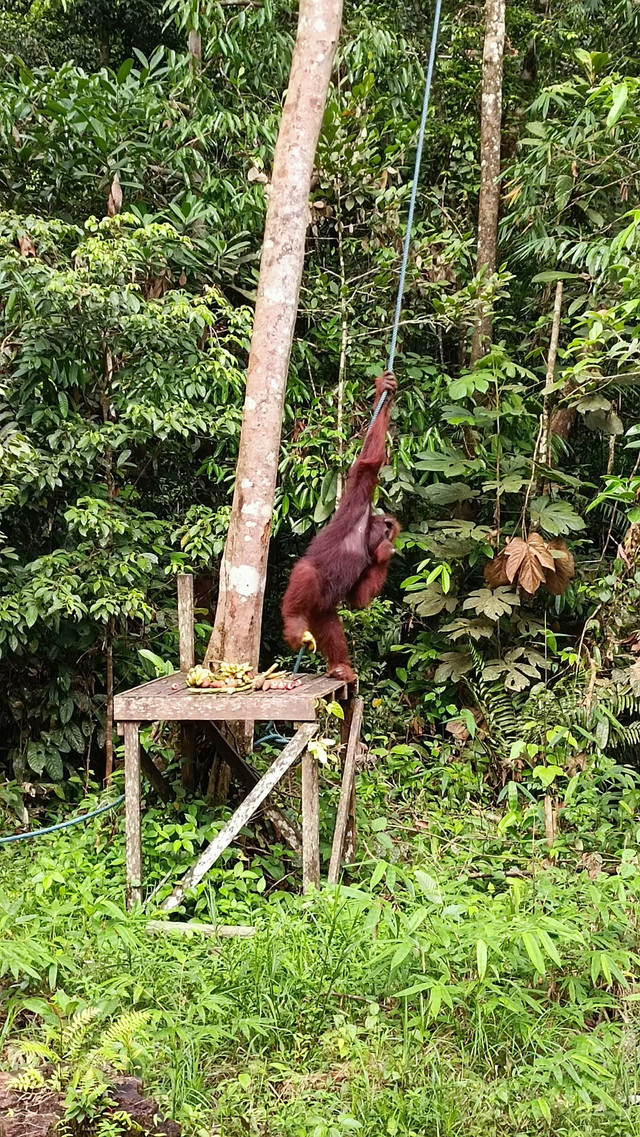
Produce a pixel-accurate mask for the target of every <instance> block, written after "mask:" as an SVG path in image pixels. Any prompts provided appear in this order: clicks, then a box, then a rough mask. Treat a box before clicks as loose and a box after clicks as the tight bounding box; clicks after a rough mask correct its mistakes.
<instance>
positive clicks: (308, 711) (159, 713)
mask: <svg viewBox="0 0 640 1137" xmlns="http://www.w3.org/2000/svg"><path fill="white" fill-rule="evenodd" d="M296 678H300V679H301V680H302V683H301V685H300V686H299V687H296V688H294V690H293V691H250V692H249V693H247V694H239V695H220V694H217V693H211V692H209V691H201V692H198V691H193V690H191V689H190V688H188V687H187V684H186V679H185V676H184V675H183V674H182V673H181V672H179V671H176V672H174V674H173V675H170V676H163V677H162V678H160V679H154V680H152V681H151V683H144V684H142V686H141V687H134V688H133V689H132V690H131V691H126V692H123V693H122V694H119V695H116V698H115V718H116V720H117V721H118V722H156V721H157V720H158V719H161V720H164V721H166V722H207V721H208V722H216V721H218V722H221V721H222V722H224V721H227V722H234V721H249V722H262V721H267V722H268V721H270V720H271V719H273V720H274V721H275V722H315V720H316V708H315V701H316V699H322V698H326V697H327V696H332V697H333V698H335V699H339V700H342V699H345V698H346V697H347V688H346V687H345V684H344V683H343V682H342V681H341V680H340V679H330V678H329V676H328V675H300V676H297V677H296Z"/></svg>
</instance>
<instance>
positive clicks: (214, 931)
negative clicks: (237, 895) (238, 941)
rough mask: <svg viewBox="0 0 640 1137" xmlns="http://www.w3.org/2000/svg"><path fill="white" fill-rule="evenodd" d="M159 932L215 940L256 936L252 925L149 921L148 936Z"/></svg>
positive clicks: (189, 921) (191, 921) (190, 921)
mask: <svg viewBox="0 0 640 1137" xmlns="http://www.w3.org/2000/svg"><path fill="white" fill-rule="evenodd" d="M158 932H161V933H163V934H165V935H172V934H173V935H176V934H177V935H180V936H192V935H198V936H211V937H212V938H214V939H218V938H220V939H228V938H229V937H231V936H240V937H241V938H242V939H248V938H250V937H251V936H255V934H256V930H255V928H254V927H253V925H252V924H197V923H195V922H194V921H193V920H149V923H148V924H147V927H146V933H147V935H148V936H151V935H153V934H154V933H156V934H157V933H158Z"/></svg>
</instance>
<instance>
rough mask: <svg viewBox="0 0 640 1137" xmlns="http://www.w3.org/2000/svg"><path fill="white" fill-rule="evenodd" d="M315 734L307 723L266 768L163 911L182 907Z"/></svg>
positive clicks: (166, 901) (173, 893) (314, 728)
mask: <svg viewBox="0 0 640 1137" xmlns="http://www.w3.org/2000/svg"><path fill="white" fill-rule="evenodd" d="M317 730H318V723H313V722H307V723H304V724H303V726H301V727H300V729H299V730H298V731H297V733H296V734H294V736H293V738H292V739H291V742H290V743H289V744H288V745H287V746H285V748H284V750H283V751H282V753H281V754H279V755H278V757H277V758H276V760H275V762H274V763H273V765H271V766H270V767H269V769H268V770H267V772H266V774H265V775H264V776H263V777H262V778H261V779H260V781H259V782H258V784H257V786H254V787H253V789H252V790H251V793H249V794H248V795H247V797H246V798H245V799H244V801H243V802H242V804H241V805H239V806H238V808H237V809H236V811H235V813H234V814H233V816H232V817H230V818H229V820H228V821H227V824H226V825H225V826H224V827H223V828H222V829H221V830H220V832H219V833H218V835H217V836H216V837H214V839H213V841H212V842H211V844H210V845H208V846H207V848H206V849H205V850H204V851H203V852H202V853H201V854H200V856H199V857H198V859H197V860H196V861H195V862H194V864H193V865H192V866H191V868H190V869H187V871H186V873H185V874H184V876H183V877H182V880H181V881H180V882H179V883H178V884H177V885H176V887H175V888H174V890H173V892H172V893H171V895H170V896H168V897H167V899H166V900H165V902H164V904H163V905H162V909H163V911H165V912H172V911H173V909H174V908H177V907H178V905H179V904H181V903H182V901H183V899H184V894H185V892H186V891H187V889H189V888H194V887H195V885H196V884H199V883H200V881H201V880H202V878H203V877H204V876H206V874H207V873H208V872H209V869H210V868H211V867H212V866H213V865H214V864H215V863H216V861H217V859H218V857H219V856H220V855H221V853H223V852H224V850H225V849H227V848H228V847H229V845H230V844H231V842H232V841H233V840H234V838H235V837H237V836H238V833H239V832H240V830H241V829H242V828H243V827H244V826H245V825H246V823H247V821H249V820H250V818H251V817H253V815H254V813H255V812H256V810H257V808H258V806H260V805H262V802H263V801H264V800H265V798H267V797H268V796H269V794H270V793H271V791H272V789H273V787H274V786H275V785H277V783H278V782H279V781H280V779H281V778H282V777H283V775H284V774H285V773H286V772H287V770H288V769H289V767H290V766H293V763H294V762H295V761H296V759H297V758H299V757H300V755H301V754H302V752H303V751H304V750H305V749H306V747H307V745H308V743H309V742H310V740H311V739H312V738H313V736H314V734H316V732H317Z"/></svg>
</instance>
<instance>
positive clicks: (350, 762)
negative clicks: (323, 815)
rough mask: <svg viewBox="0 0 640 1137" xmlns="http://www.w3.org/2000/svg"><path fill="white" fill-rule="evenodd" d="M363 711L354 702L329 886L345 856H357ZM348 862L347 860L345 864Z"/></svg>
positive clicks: (356, 700) (358, 701) (332, 848)
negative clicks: (357, 778)
mask: <svg viewBox="0 0 640 1137" xmlns="http://www.w3.org/2000/svg"><path fill="white" fill-rule="evenodd" d="M363 710H364V703H363V702H362V699H360V698H357V699H354V701H353V708H352V710H351V714H350V716H349V718H350V722H349V735H348V738H347V750H346V754H345V756H344V760H343V763H342V786H341V789H340V800H339V802H338V813H337V816H336V827H335V830H334V833H333V845H332V847H331V861H330V862H329V874H328V880H329V884H337V883H338V877H339V875H340V864H341V862H342V857H343V854H344V853H347V852H349V853H350V854H351V857H353V854H354V852H355V775H356V758H357V756H358V742H359V741H360V727H361V726H362V714H363ZM349 837H351V841H349V842H348V838H349ZM346 859H347V857H346V856H345V860H346Z"/></svg>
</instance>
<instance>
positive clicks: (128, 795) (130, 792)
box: [124, 722, 142, 908]
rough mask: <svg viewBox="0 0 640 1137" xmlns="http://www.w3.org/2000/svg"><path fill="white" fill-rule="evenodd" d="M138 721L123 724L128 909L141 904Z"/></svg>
mask: <svg viewBox="0 0 640 1137" xmlns="http://www.w3.org/2000/svg"><path fill="white" fill-rule="evenodd" d="M139 729H140V726H139V723H137V722H126V723H125V724H124V795H125V801H124V808H125V822H124V826H125V849H126V874H127V908H133V906H134V905H135V904H141V903H142V829H141V819H140V736H139Z"/></svg>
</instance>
